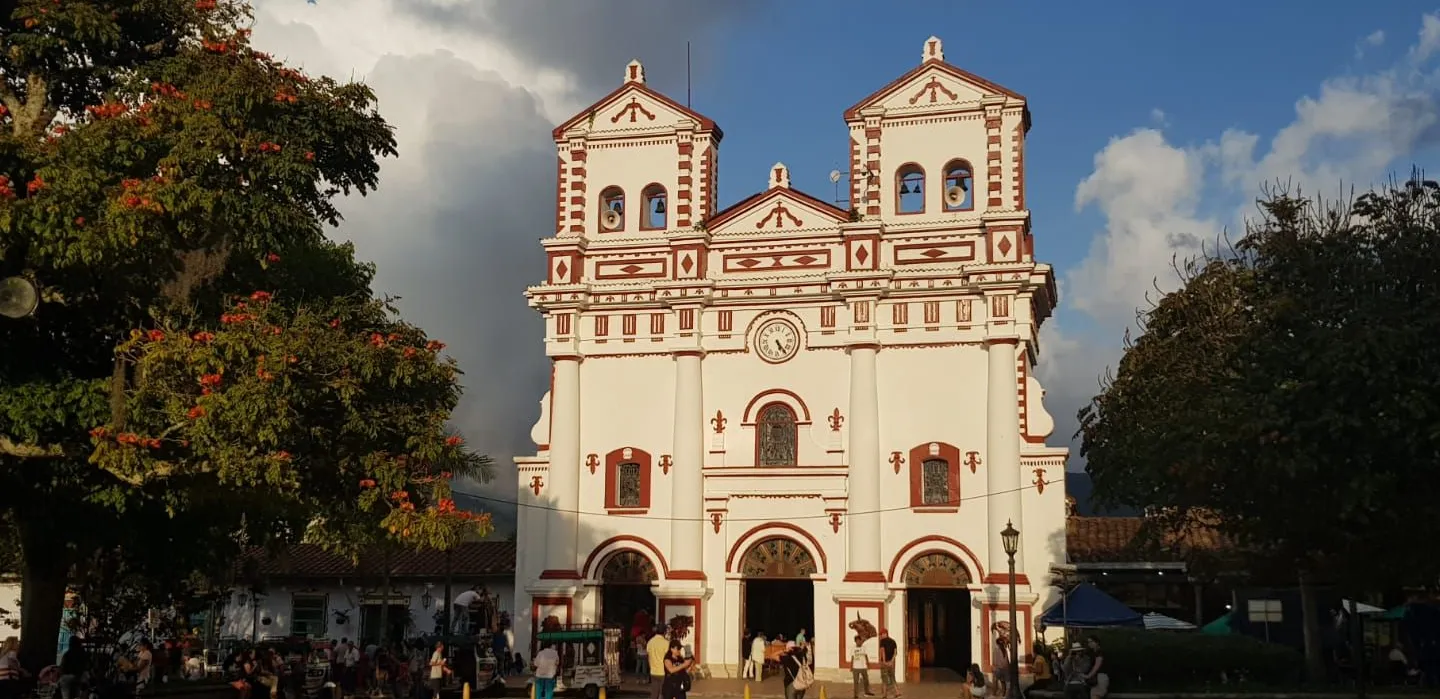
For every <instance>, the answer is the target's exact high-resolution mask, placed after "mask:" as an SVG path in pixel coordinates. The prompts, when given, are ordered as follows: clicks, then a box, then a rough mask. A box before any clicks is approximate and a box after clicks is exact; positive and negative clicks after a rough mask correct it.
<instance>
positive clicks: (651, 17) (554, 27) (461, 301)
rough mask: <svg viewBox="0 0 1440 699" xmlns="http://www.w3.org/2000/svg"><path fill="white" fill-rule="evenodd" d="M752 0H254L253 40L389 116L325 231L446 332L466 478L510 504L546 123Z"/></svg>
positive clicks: (524, 405)
mask: <svg viewBox="0 0 1440 699" xmlns="http://www.w3.org/2000/svg"><path fill="white" fill-rule="evenodd" d="M748 4H749V3H732V4H724V3H721V4H716V3H667V2H660V1H659V0H643V1H637V2H627V3H615V4H612V3H593V4H592V3H570V2H561V1H559V0H527V1H526V2H513V1H510V0H489V1H485V0H318V1H317V2H316V3H315V4H313V5H312V4H309V3H307V2H306V0H258V2H257V3H256V25H255V28H254V41H255V44H256V46H257V47H258V48H260V49H262V50H265V51H269V52H270V53H272V54H274V55H276V56H277V57H281V58H284V59H286V60H287V61H289V62H291V63H292V64H296V65H301V66H304V67H305V68H306V70H308V71H310V72H312V73H324V74H328V75H332V76H334V77H336V78H340V79H351V78H353V79H357V80H363V81H364V82H365V83H367V84H368V85H370V86H371V87H372V88H373V89H374V90H375V92H376V94H377V95H378V96H379V101H380V111H381V113H382V114H384V115H385V117H386V119H387V120H388V121H389V122H390V123H391V124H392V125H393V126H395V129H396V139H397V141H398V143H399V151H400V155H399V157H398V158H393V159H390V160H388V161H386V162H385V163H384V164H383V166H382V169H381V173H380V179H381V182H380V188H379V190H378V191H377V192H376V193H374V194H372V195H371V196H369V197H365V198H359V197H354V198H351V199H348V200H346V201H345V202H343V203H342V205H341V210H342V211H343V213H344V214H345V217H346V220H345V223H344V224H343V225H342V226H341V228H340V230H339V231H338V232H337V234H338V235H339V236H341V237H344V238H347V239H350V240H353V241H354V242H355V244H356V247H357V248H358V251H359V255H360V256H361V257H362V258H365V259H369V260H373V261H375V262H376V263H377V265H378V267H379V273H378V277H377V280H376V286H377V291H379V292H381V293H386V294H393V295H398V296H400V297H401V300H400V302H399V306H400V309H401V312H402V314H403V315H404V316H405V317H406V319H407V320H410V321H413V322H415V323H417V324H419V325H421V326H422V327H424V328H425V329H426V330H427V331H428V332H429V333H430V334H431V335H432V336H434V337H436V338H438V339H441V340H443V341H445V342H447V343H448V345H449V350H448V351H449V352H450V353H451V354H453V355H454V356H455V358H456V359H457V360H458V361H459V362H460V365H461V368H462V369H464V370H465V372H466V373H465V375H464V377H463V379H462V381H463V383H464V386H465V397H464V400H463V402H462V404H461V406H460V408H459V410H457V411H456V414H455V425H456V427H457V428H458V429H459V430H460V431H461V432H462V433H464V434H465V435H466V438H467V440H468V442H469V443H470V444H471V445H473V446H474V447H476V448H477V449H479V450H481V451H483V452H485V453H487V454H489V455H491V456H492V457H493V458H494V460H495V462H496V465H497V468H496V478H495V479H494V480H493V481H491V483H489V484H488V485H479V484H462V488H463V489H465V490H472V491H480V492H483V493H485V494H486V495H488V496H490V497H494V498H496V499H499V500H504V501H511V500H513V499H514V497H515V470H514V465H513V463H512V462H511V460H510V459H511V457H512V456H514V455H516V454H524V453H533V450H534V445H533V444H532V443H531V442H530V439H529V433H530V428H531V426H532V425H533V424H534V422H535V421H536V420H537V419H538V418H539V407H538V401H539V399H540V397H541V395H542V394H543V392H544V390H545V388H546V384H547V382H548V376H549V367H548V362H547V361H546V359H545V356H544V348H543V345H542V342H541V338H542V327H541V323H540V318H539V316H538V315H537V314H536V313H534V312H533V311H531V310H530V309H529V308H528V307H527V306H526V304H525V301H524V298H523V296H522V294H523V292H524V289H525V287H526V286H529V285H533V284H537V283H540V282H541V281H543V276H544V272H545V264H544V256H543V252H542V251H541V249H540V246H539V244H538V242H537V241H538V239H540V238H543V237H547V236H549V235H552V234H553V233H554V199H555V192H554V189H555V180H554V176H555V174H554V162H555V161H554V157H555V156H554V144H553V143H552V142H551V140H550V129H551V128H552V127H553V125H554V124H555V123H556V122H558V121H560V120H563V119H565V118H567V117H568V116H570V115H571V114H573V113H575V112H577V111H579V110H580V109H581V108H583V107H584V106H586V105H587V104H588V103H589V102H591V101H593V100H594V99H596V98H598V97H599V96H600V95H603V94H604V93H606V92H609V91H610V90H611V89H613V88H614V87H616V86H618V85H619V83H620V80H621V77H622V71H623V69H624V66H625V64H626V63H627V62H629V61H630V59H632V58H637V57H638V58H641V59H642V60H645V61H647V63H648V64H649V65H658V66H663V65H665V64H666V63H667V62H668V63H669V64H670V65H674V64H676V62H675V58H676V55H677V45H678V56H679V59H680V63H679V65H683V59H684V50H685V37H686V36H687V33H688V35H689V36H694V37H695V38H696V39H702V38H703V36H704V34H703V32H698V31H696V30H694V29H692V27H695V26H702V27H709V28H711V29H712V30H713V29H714V28H715V27H718V26H720V25H721V24H722V23H723V20H725V19H726V18H728V17H734V16H737V15H738V14H739V13H741V12H743V11H745V9H746V7H747V5H748ZM602 5H603V6H604V8H615V11H614V12H611V11H609V10H605V11H602V9H604V8H602ZM696 44H697V47H704V46H706V45H707V44H706V42H704V41H697V42H696ZM650 72H651V73H652V74H653V73H654V72H655V71H653V70H652V71H650ZM681 75H682V76H683V72H682V73H681ZM483 504H484V503H482V505H483ZM490 505H492V506H494V503H490ZM494 509H495V510H496V512H495V514H496V519H497V522H498V523H499V528H500V529H501V530H506V529H509V528H511V527H513V522H514V517H515V513H514V509H513V507H504V506H494Z"/></svg>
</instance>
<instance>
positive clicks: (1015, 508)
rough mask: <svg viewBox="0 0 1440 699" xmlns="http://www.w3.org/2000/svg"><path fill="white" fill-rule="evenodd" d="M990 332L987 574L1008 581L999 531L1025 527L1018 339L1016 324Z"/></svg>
mask: <svg viewBox="0 0 1440 699" xmlns="http://www.w3.org/2000/svg"><path fill="white" fill-rule="evenodd" d="M999 299H1008V297H1005V296H997V297H994V298H992V305H993V303H994V301H996V300H999ZM1006 303H1008V301H1007V302H1006ZM1002 328H1004V329H1009V331H1010V333H1012V334H1000V332H1003V330H1002ZM990 331H991V333H992V335H991V336H990V337H989V338H987V339H986V342H985V351H986V355H987V360H988V361H987V364H988V367H987V368H988V372H987V373H988V376H987V381H986V384H987V387H986V406H985V407H986V410H985V422H986V434H985V451H986V456H987V459H988V463H987V464H986V485H987V486H988V488H987V490H988V492H989V497H988V498H987V500H988V502H987V505H988V507H987V508H986V512H987V515H988V518H987V522H986V523H987V525H988V526H987V529H988V531H987V536H988V538H989V542H988V546H987V548H988V553H989V555H988V556H987V559H988V560H987V562H988V564H989V565H988V566H987V568H988V569H989V571H990V575H989V576H987V577H988V578H990V579H989V580H986V582H987V583H989V582H1007V583H1008V582H1009V579H1008V576H1007V574H1006V573H1005V572H1003V571H1006V570H1008V567H1009V559H1008V557H1007V556H1006V555H1005V546H1004V543H1003V541H1002V540H1001V537H1000V532H1002V531H1004V529H1005V526H1006V524H1007V523H1013V524H1014V526H1016V527H1017V528H1021V527H1024V526H1025V523H1024V522H1023V521H1022V519H1021V516H1022V515H1021V509H1020V508H1021V492H1020V413H1019V410H1020V395H1019V390H1018V389H1017V386H1016V384H1015V352H1016V348H1017V346H1018V345H1019V338H1017V337H1015V336H1014V335H1013V332H1014V330H1013V326H1000V327H992V328H990ZM997 331H1000V332H997ZM1022 538H1023V537H1022ZM1024 573H1025V569H1024V556H1023V552H1022V553H1020V554H1016V556H1015V574H1016V577H1017V579H1020V578H1022V576H1023V575H1024ZM1026 584H1028V583H1026Z"/></svg>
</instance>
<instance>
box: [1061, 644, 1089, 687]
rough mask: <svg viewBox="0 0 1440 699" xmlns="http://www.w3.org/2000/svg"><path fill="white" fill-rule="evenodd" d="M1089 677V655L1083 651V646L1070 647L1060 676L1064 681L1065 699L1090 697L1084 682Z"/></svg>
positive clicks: (1087, 685) (1086, 684)
mask: <svg viewBox="0 0 1440 699" xmlns="http://www.w3.org/2000/svg"><path fill="white" fill-rule="evenodd" d="M1089 675H1090V654H1089V653H1087V652H1086V651H1085V646H1082V645H1080V644H1079V643H1076V644H1074V645H1072V646H1070V654H1069V655H1066V656H1065V663H1064V672H1063V674H1062V675H1061V677H1063V678H1064V680H1065V699H1086V697H1088V696H1089V695H1090V685H1089V684H1088V683H1087V680H1086V678H1087V677H1088V676H1089Z"/></svg>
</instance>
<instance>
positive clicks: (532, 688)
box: [530, 680, 535, 699]
mask: <svg viewBox="0 0 1440 699" xmlns="http://www.w3.org/2000/svg"><path fill="white" fill-rule="evenodd" d="M530 699H535V681H534V680H531V681H530Z"/></svg>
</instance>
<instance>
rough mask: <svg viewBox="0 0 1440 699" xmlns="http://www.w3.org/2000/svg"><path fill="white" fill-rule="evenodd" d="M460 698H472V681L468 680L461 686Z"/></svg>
mask: <svg viewBox="0 0 1440 699" xmlns="http://www.w3.org/2000/svg"><path fill="white" fill-rule="evenodd" d="M460 699H470V683H469V682H466V683H465V685H464V686H463V687H461V688H460Z"/></svg>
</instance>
